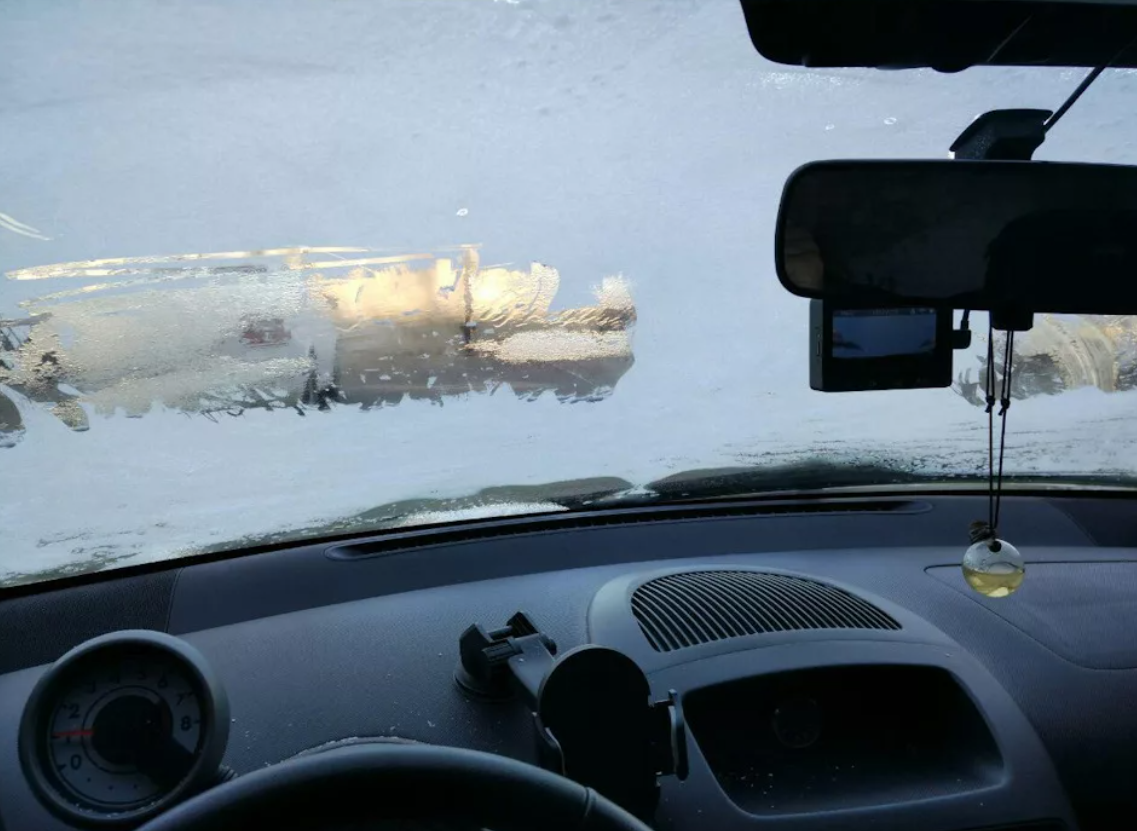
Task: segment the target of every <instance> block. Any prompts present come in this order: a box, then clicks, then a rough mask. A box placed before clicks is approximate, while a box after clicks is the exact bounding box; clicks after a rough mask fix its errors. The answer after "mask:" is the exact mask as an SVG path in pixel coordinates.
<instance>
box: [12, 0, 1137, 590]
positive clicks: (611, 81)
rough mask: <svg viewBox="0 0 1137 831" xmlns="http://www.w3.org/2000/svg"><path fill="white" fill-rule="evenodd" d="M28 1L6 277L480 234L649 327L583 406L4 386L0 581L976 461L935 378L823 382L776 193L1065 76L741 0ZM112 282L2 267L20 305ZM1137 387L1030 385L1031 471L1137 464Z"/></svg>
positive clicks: (1097, 146) (428, 246) (1080, 132)
mask: <svg viewBox="0 0 1137 831" xmlns="http://www.w3.org/2000/svg"><path fill="white" fill-rule="evenodd" d="M5 17H6V21H5V26H4V27H3V28H2V29H0V101H3V105H2V108H0V136H2V137H3V138H2V139H0V181H2V182H3V183H4V187H3V190H2V192H0V220H2V222H0V272H10V271H13V270H16V269H21V268H29V267H34V266H43V265H48V264H52V263H60V262H67V261H77V260H93V259H100V258H107V257H139V256H160V255H169V254H177V253H186V252H214V251H227V250H232V251H242V250H250V249H267V248H274V247H288V246H294V245H300V244H308V245H314V246H342V247H360V248H364V249H369V250H370V249H383V250H384V251H388V252H390V253H391V254H393V255H397V254H405V253H409V252H418V251H431V250H437V249H438V248H439V247H443V246H456V245H461V244H471V243H477V244H480V245H481V246H482V248H481V252H482V257H483V262H486V263H496V262H502V263H524V264H528V263H530V262H540V263H546V264H549V265H550V266H552V267H555V268H556V269H557V270H558V271H559V273H560V276H561V285H560V290H559V293H558V295H557V297H556V301H555V302H556V308H558V309H567V308H573V307H575V306H580V305H586V304H588V303H591V302H593V292H594V290H595V288H596V287H597V286H601V285H604V281H605V279H606V278H613V277H616V276H617V275H622V276H623V277H624V278H625V279H626V281H627V284H628V285H630V287H631V289H630V290H631V294H632V298H633V300H634V302H635V306H636V312H637V323H636V326H635V330H634V334H633V338H632V346H633V350H634V354H635V364H634V366H633V367H632V368H631V370H630V371H629V372H628V373H627V374H626V375H625V376H623V377H622V378H621V379H620V380H619V382H618V383H617V385H616V386H615V388H614V390H613V391H612V392H611V394H610V395H609V396H608V397H606V398H604V399H603V400H600V401H597V402H595V403H590V402H580V403H574V404H562V403H558V402H557V400H556V399H555V398H554V397H553V396H552V395H550V394H546V395H543V396H542V397H540V398H538V399H537V400H535V401H523V400H519V399H517V398H516V397H515V396H513V395H511V394H504V393H502V392H499V393H498V394H495V395H489V394H484V395H471V396H467V397H464V398H446V399H444V401H443V404H444V406H441V407H440V406H436V405H432V404H430V403H429V402H425V401H406V402H404V403H402V404H400V405H398V406H396V407H385V408H381V409H377V410H372V411H367V412H363V411H360V410H359V409H358V408H345V407H338V408H333V409H332V410H331V411H330V412H310V413H309V414H308V415H307V416H306V417H303V418H302V417H300V416H298V415H296V414H295V413H292V412H287V411H278V412H267V411H253V410H250V411H246V412H244V413H243V414H242V415H240V416H237V417H230V416H226V415H224V414H222V415H219V416H217V417H216V420H209V419H206V418H204V417H202V416H200V415H188V414H185V413H182V412H178V411H176V410H174V409H170V408H165V407H157V408H155V409H152V410H151V411H150V412H148V413H146V414H145V415H143V416H142V417H139V418H132V417H128V416H127V414H126V412H124V411H121V410H120V411H118V412H114V413H111V414H106V413H103V412H101V411H100V412H96V410H95V409H94V408H93V407H89V406H86V405H85V409H86V410H87V415H88V418H89V420H90V424H91V427H90V429H89V430H87V431H85V432H72V431H71V430H69V429H68V428H67V427H66V426H64V425H63V424H62V423H61V422H60V421H59V419H57V418H56V417H55V416H53V415H51V414H50V413H49V412H48V410H47V409H46V407H44V406H42V405H39V404H33V403H31V402H29V401H26V400H24V399H22V398H20V397H19V396H18V395H17V394H15V393H14V392H12V391H11V390H5V393H6V394H8V395H9V396H10V397H12V398H13V399H14V400H16V402H17V405H18V406H19V409H20V412H21V414H22V416H23V418H24V421H25V425H26V428H27V430H26V434H25V436H24V438H23V439H22V440H21V441H19V442H17V443H16V444H15V445H14V446H12V447H8V448H0V581H2V580H3V579H4V576H5V575H6V574H7V575H8V576H9V577H15V575H19V574H25V575H26V574H31V573H37V572H41V573H49V572H52V571H53V570H56V569H59V568H65V567H97V566H99V565H102V564H114V565H122V564H128V563H135V562H143V561H147V560H155V559H162V558H167V557H171V556H177V555H179V554H184V553H189V552H192V551H194V550H197V549H200V548H202V547H208V546H214V545H220V544H224V543H226V542H231V541H236V540H240V539H242V538H244V537H247V536H250V535H259V534H266V533H273V532H277V531H287V530H289V529H301V528H307V527H312V526H314V525H318V524H321V523H326V522H328V521H331V520H335V519H338V518H342V517H349V516H352V515H355V514H357V513H360V512H362V511H366V510H368V509H371V508H374V507H376V506H379V505H384V504H387V503H391V502H395V501H399V500H407V499H413V498H420V497H451V496H452V497H459V496H463V495H466V494H470V493H473V492H475V491H477V490H479V489H481V488H484V487H488V486H493V485H537V484H541V483H545V482H549V481H554V480H570V479H574V478H578V477H595V476H613V477H621V478H623V479H626V480H627V481H628V482H631V483H633V484H635V485H641V484H643V483H646V482H649V481H651V480H653V479H656V478H659V477H661V476H666V475H669V474H672V473H677V472H680V471H683V470H687V469H691V468H708V467H715V466H718V465H729V466H734V465H739V464H761V463H763V462H766V461H771V460H773V461H777V462H785V461H787V460H791V459H794V458H804V457H809V456H815V455H823V456H827V457H829V458H833V459H835V460H846V459H848V460H853V459H855V460H860V461H865V460H869V461H873V460H879V461H882V462H885V463H888V464H895V465H899V466H905V467H908V468H912V469H920V470H923V471H925V472H935V471H944V472H978V471H980V470H981V469H982V468H983V466H984V465H985V463H986V422H985V419H984V417H983V414H982V410H981V409H979V408H975V407H972V406H970V405H968V404H967V403H966V402H965V401H963V400H962V399H961V398H960V397H959V396H957V395H955V394H953V393H952V392H950V391H948V390H932V391H920V392H908V393H899V392H894V393H860V394H845V395H830V396H827V395H823V394H820V393H813V392H811V391H810V390H809V389H808V382H807V348H806V324H807V319H808V307H807V304H806V302H805V301H803V300H800V299H797V298H794V297H791V296H790V295H788V294H787V293H785V292H784V290H782V288H781V287H780V286H779V285H778V284H777V280H776V278H775V276H774V273H773V257H772V252H771V245H770V243H771V240H772V237H773V222H774V217H775V212H776V207H777V200H778V196H779V193H780V188H781V184H782V182H783V181H784V179H785V177H786V175H787V174H788V173H789V172H790V171H792V170H793V169H794V168H795V167H797V166H798V165H800V164H802V163H804V162H807V161H810V160H813V159H817V158H826V157H829V158H833V157H943V156H945V155H946V153H947V147H948V145H949V144H950V143H951V141H952V139H953V138H954V137H955V136H956V135H957V134H958V133H959V131H960V130H961V129H962V128H963V127H964V126H965V125H966V123H967V122H968V121H969V120H970V119H971V118H973V117H974V116H975V115H977V114H979V113H980V112H982V111H985V110H987V109H992V108H994V107H999V106H1013V107H1049V108H1053V107H1054V106H1055V105H1056V104H1057V103H1058V102H1059V101H1060V100H1061V99H1062V97H1064V96H1065V95H1066V94H1068V92H1069V91H1070V90H1072V88H1073V87H1074V86H1075V85H1076V83H1077V80H1078V78H1079V77H1080V73H1078V72H1067V71H1041V70H969V71H968V72H965V73H962V74H959V75H950V76H947V75H937V74H935V73H930V72H892V73H873V72H868V71H854V70H849V71H819V72H805V71H801V70H796V69H793V68H787V67H775V66H772V65H770V64H767V63H765V62H764V61H763V60H762V59H760V58H759V57H758V56H757V54H756V53H755V52H754V51H753V48H752V47H751V45H750V42H749V39H748V35H747V32H746V28H745V24H744V21H743V19H742V14H741V10H740V8H739V6H738V3H737V2H736V0H716V2H707V3H704V2H694V0H691V2H686V1H685V0H669V2H666V3H656V4H647V3H638V2H614V0H613V2H607V1H606V0H572V2H568V0H510V2H490V0H484V2H475V0H430V2H411V0H358V1H357V0H337V2H335V3H327V2H315V0H311V1H310V2H309V1H307V0H290V2H279V3H273V4H263V3H258V2H253V0H230V2H203V0H183V2H170V3H161V4H155V3H150V2H146V0H135V1H134V2H123V3H121V4H119V5H117V6H116V12H115V14H113V15H112V14H106V13H105V12H104V11H103V10H102V9H101V8H100V7H98V6H93V5H90V4H84V3H80V2H73V3H72V2H58V3H52V4H43V3H41V2H38V0H9V2H8V3H6V4H5ZM1135 91H1137V77H1135V76H1134V74H1132V73H1121V72H1116V73H1107V75H1106V76H1105V77H1103V78H1102V79H1101V81H1100V82H1099V84H1098V85H1096V86H1095V87H1094V88H1093V89H1091V91H1090V92H1089V93H1087V95H1086V96H1085V98H1084V100H1083V101H1082V102H1080V103H1079V104H1078V105H1077V107H1076V108H1075V109H1074V110H1073V111H1072V112H1071V113H1070V114H1069V115H1068V116H1067V117H1066V118H1065V119H1064V120H1063V121H1062V122H1061V124H1060V125H1059V126H1058V127H1057V128H1056V129H1055V131H1054V134H1053V135H1052V136H1051V137H1050V138H1048V141H1047V144H1046V145H1045V146H1044V148H1043V152H1041V153H1040V154H1039V155H1040V156H1041V157H1044V158H1071V159H1073V158H1077V159H1086V160H1094V161H1118V162H1126V163H1132V162H1133V161H1134V156H1135V155H1137V154H1135V153H1134V143H1133V141H1132V138H1131V137H1132V135H1133V131H1132V126H1131V123H1130V121H1129V120H1127V119H1129V118H1131V115H1130V114H1129V112H1128V110H1129V109H1131V108H1126V107H1125V106H1124V104H1125V102H1126V101H1128V100H1131V97H1132V95H1133V93H1134V92H1135ZM366 256H369V255H366ZM114 279H115V276H114V275H113V274H112V275H109V276H108V275H106V274H103V275H101V276H96V275H90V276H88V277H68V278H64V277H50V276H49V277H45V278H44V279H37V280H26V281H0V318H5V317H19V316H21V306H20V303H22V302H24V301H27V300H29V299H31V298H34V297H40V296H43V295H45V294H49V293H52V292H60V291H69V290H72V289H75V288H78V287H81V286H84V285H87V284H90V283H93V282H105V281H108V280H111V281H113V280H114ZM555 310H556V309H554V311H555ZM975 325H976V327H977V328H978V329H982V327H983V326H984V325H985V323H984V322H983V320H982V318H981V317H980V319H979V320H977V321H976V322H975ZM976 341H977V343H976V347H975V354H978V353H979V351H980V350H982V348H983V344H982V343H981V338H976ZM586 346H587V347H588V348H595V347H597V346H598V344H596V343H591V344H588V345H586ZM600 346H602V347H603V346H604V345H603V344H600ZM582 348H584V347H582ZM975 366H977V364H976V363H975V360H974V358H973V356H971V355H957V358H956V367H957V369H958V368H963V367H975ZM69 392H70V391H69ZM1135 405H1137V394H1134V393H1129V392H1127V393H1108V394H1107V393H1102V392H1100V391H1098V390H1096V389H1079V390H1074V391H1070V392H1067V393H1064V394H1062V395H1060V396H1054V397H1039V398H1033V399H1029V400H1026V401H1022V402H1016V403H1015V405H1014V406H1013V407H1012V409H1011V414H1010V426H1009V430H1008V442H1009V446H1008V454H1007V465H1008V469H1009V470H1012V471H1038V472H1050V473H1058V472H1080V473H1091V474H1092V473H1097V472H1101V471H1109V472H1121V473H1128V474H1132V473H1133V472H1134V471H1135V470H1137V441H1135V439H1137V424H1135V423H1134V422H1135V421H1137V420H1135V419H1133V418H1132V414H1133V412H1134V407H1135ZM108 406H109V405H108ZM528 507H534V506H531V505H530V506H525V505H523V506H521V508H516V507H514V508H508V507H503V508H501V510H502V511H506V510H515V509H516V510H520V509H527V508H528ZM962 534H963V531H962V530H961V537H962ZM116 558H120V559H116Z"/></svg>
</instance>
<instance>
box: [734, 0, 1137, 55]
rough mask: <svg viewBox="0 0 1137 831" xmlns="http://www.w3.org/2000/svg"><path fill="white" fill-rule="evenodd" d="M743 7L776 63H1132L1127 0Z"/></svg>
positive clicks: (835, 1)
mask: <svg viewBox="0 0 1137 831" xmlns="http://www.w3.org/2000/svg"><path fill="white" fill-rule="evenodd" d="M742 10H743V13H744V14H745V16H746V25H747V28H748V29H749V30H750V40H751V42H752V43H753V44H754V48H755V49H757V50H758V51H759V52H760V53H761V54H762V56H763V57H765V58H767V59H769V60H771V61H775V62H777V63H782V64H792V65H799V66H809V67H836V66H864V67H875V68H879V69H911V68H921V67H930V68H933V69H937V70H940V71H941V72H959V71H960V70H963V69H967V68H968V67H972V66H983V65H987V66H1083V67H1097V66H1104V65H1106V64H1111V65H1112V66H1115V67H1134V66H1137V49H1133V48H1129V47H1131V46H1132V44H1133V42H1134V38H1135V37H1137V4H1135V3H1134V2H1133V0H1096V1H1095V0H1088V2H1087V1H1086V0H742ZM1122 50H1125V51H1124V52H1122Z"/></svg>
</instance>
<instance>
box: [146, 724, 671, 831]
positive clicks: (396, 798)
mask: <svg viewBox="0 0 1137 831" xmlns="http://www.w3.org/2000/svg"><path fill="white" fill-rule="evenodd" d="M369 819H370V820H381V819H392V820H396V819H401V820H453V821H455V822H467V823H470V822H472V823H474V824H477V825H478V826H479V827H485V828H493V829H494V831H514V830H515V829H516V831H523V829H531V828H542V829H556V830H557V831H559V830H560V829H564V831H569V829H572V830H573V831H650V829H649V828H648V826H646V825H644V824H643V823H642V822H641V821H640V820H638V819H636V818H635V817H634V816H632V815H631V814H629V813H628V812H627V811H625V810H624V809H623V808H620V807H619V806H617V805H616V804H615V803H613V802H611V801H610V800H608V799H605V798H604V797H603V796H601V795H600V794H598V793H596V792H595V791H593V790H592V789H591V788H586V787H584V786H583V785H580V784H578V783H576V782H573V781H572V780H570V779H566V778H564V777H563V776H557V775H556V774H553V773H550V772H549V771H546V770H542V769H541V768H538V767H534V766H533V765H528V764H525V763H524V762H519V761H517V760H515V759H509V758H506V757H504V756H497V755H494V754H492V753H482V752H479V751H475V750H465V749H461V748H454V747H441V746H438V745H383V744H374V745H355V746H349V747H338V748H334V749H332V750H328V751H324V752H321V753H315V754H312V755H310V756H303V757H296V758H293V759H289V760H288V761H285V762H281V763H280V764H278V765H273V766H272V767H268V768H263V769H261V770H257V771H254V772H253V773H249V774H247V775H244V776H240V777H238V778H236V779H234V780H232V781H230V782H226V783H224V784H221V785H218V786H217V787H215V788H212V789H210V790H207V791H204V792H203V793H200V794H198V795H197V796H195V797H193V798H192V799H189V800H187V801H186V802H183V803H182V804H180V805H177V806H175V807H174V808H171V809H170V810H169V811H167V812H165V813H163V814H162V815H160V816H158V817H155V818H154V819H153V820H151V821H150V822H148V823H147V824H146V825H144V826H142V828H141V829H139V831H222V829H247V828H273V829H278V828H298V829H299V828H304V829H313V828H319V827H324V826H327V825H329V824H334V823H350V822H361V821H366V820H369Z"/></svg>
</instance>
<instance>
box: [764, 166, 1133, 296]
mask: <svg viewBox="0 0 1137 831" xmlns="http://www.w3.org/2000/svg"><path fill="white" fill-rule="evenodd" d="M775 233H776V239H775V252H776V255H775V256H776V257H777V270H778V278H779V279H780V280H781V282H782V285H783V286H785V287H786V288H787V289H788V290H789V291H791V292H792V293H794V294H797V295H799V296H801V297H809V298H813V299H824V300H829V301H832V302H834V303H837V304H842V305H845V306H860V307H868V306H877V307H904V306H921V307H936V308H955V309H974V310H982V311H988V310H996V311H1009V312H1016V313H1018V312H1063V313H1088V314H1137V168H1133V167H1122V166H1115V165H1092V164H1057V163H1047V162H995V161H976V162H972V161H951V160H944V161H836V162H815V163H813V164H808V165H805V166H804V167H801V168H799V169H798V170H796V171H795V172H794V173H793V174H791V176H790V178H789V180H788V181H787V182H786V186H785V190H784V192H783V194H782V203H781V208H780V210H779V214H778V224H777V230H776V232H775Z"/></svg>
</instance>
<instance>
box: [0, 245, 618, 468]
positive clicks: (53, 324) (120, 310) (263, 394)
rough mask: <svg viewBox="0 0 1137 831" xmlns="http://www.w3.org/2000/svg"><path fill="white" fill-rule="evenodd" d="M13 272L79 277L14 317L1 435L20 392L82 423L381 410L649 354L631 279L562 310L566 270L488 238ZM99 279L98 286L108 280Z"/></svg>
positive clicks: (590, 381) (571, 383) (2, 377)
mask: <svg viewBox="0 0 1137 831" xmlns="http://www.w3.org/2000/svg"><path fill="white" fill-rule="evenodd" d="M7 277H8V279H10V280H21V281H26V280H54V281H58V280H60V279H73V280H75V281H76V282H77V283H80V284H79V285H77V286H75V287H74V288H66V289H64V290H61V291H56V292H54V293H51V294H47V295H44V296H42V297H40V298H37V299H35V300H32V301H29V302H27V303H25V304H23V312H24V314H22V315H21V316H19V317H16V318H12V319H8V320H0V385H4V386H6V387H7V388H8V389H9V390H11V391H13V392H14V393H16V397H12V396H7V395H5V393H4V391H3V389H0V446H4V440H3V437H4V436H7V442H8V444H9V445H10V444H12V443H13V440H14V438H13V437H15V436H18V435H19V433H20V432H21V431H22V430H23V423H22V420H21V416H20V407H19V404H18V402H19V399H21V398H22V399H24V400H26V401H29V402H33V403H36V404H39V405H41V406H43V407H46V408H47V409H49V410H50V412H52V413H53V415H55V416H56V417H57V418H58V419H59V420H60V421H62V422H63V423H64V424H66V425H67V426H68V427H70V428H72V429H73V430H86V429H88V427H89V426H90V425H89V417H88V413H89V411H90V410H93V411H94V412H96V413H102V414H111V413H115V412H120V411H121V412H125V414H126V415H128V416H141V415H144V414H145V413H147V412H148V411H150V410H151V409H152V408H153V407H154V406H156V405H161V406H165V407H169V408H173V409H177V410H180V411H183V412H187V413H200V414H203V415H205V416H207V417H210V418H219V417H224V416H226V415H228V416H237V415H240V414H241V413H243V412H244V411H246V410H248V409H253V408H258V409H270V410H271V409H282V410H292V411H294V412H296V413H298V414H300V415H303V414H305V413H306V412H307V411H309V410H327V409H330V408H331V407H334V406H355V407H359V408H361V409H364V410H368V409H375V408H381V407H386V406H392V405H396V404H399V403H400V402H402V401H404V400H406V399H411V400H415V399H420V400H429V401H432V402H434V403H437V404H442V403H443V400H444V399H445V398H446V397H447V396H455V395H466V394H469V393H488V394H493V393H496V392H498V391H499V390H500V389H502V388H503V387H505V388H506V389H508V390H511V391H512V392H513V394H514V395H516V396H517V397H518V398H521V399H526V400H532V399H535V398H537V397H539V396H541V395H543V394H545V393H549V394H552V395H555V396H556V397H557V399H559V400H561V401H564V402H576V401H598V400H601V399H603V398H605V397H606V396H608V395H610V394H611V393H612V391H613V390H614V389H615V386H616V384H617V382H618V381H619V380H620V378H622V377H623V375H624V374H625V373H626V372H627V371H628V369H629V368H630V367H631V366H632V363H633V360H634V358H633V354H632V340H631V334H632V328H633V325H634V323H635V320H636V310H635V305H634V303H633V300H632V296H631V292H630V289H629V287H628V284H627V283H626V282H625V281H624V279H623V278H622V277H619V276H613V277H607V278H605V279H604V280H603V281H601V283H600V284H599V285H598V286H596V287H595V289H594V297H595V302H594V303H593V304H592V305H590V306H585V307H582V308H574V309H567V310H562V311H556V310H554V300H555V297H556V294H557V290H558V288H559V285H560V274H559V273H558V271H557V269H556V268H554V267H552V266H549V265H544V264H541V263H536V262H535V263H531V264H530V265H528V266H527V267H521V268H519V267H515V266H513V265H493V266H483V265H482V264H481V262H480V256H479V250H478V247H477V246H461V247H459V248H456V249H450V250H448V251H444V252H442V253H433V254H431V253H412V254H391V253H387V252H379V251H375V250H373V249H366V248H353V247H322V248H321V247H299V248H278V249H265V250H255V251H229V252H217V253H209V254H178V255H171V256H165V257H133V258H115V259H102V260H90V261H83V262H74V263H62V264H57V265H45V266H38V267H35V268H27V269H21V270H19V271H13V272H10V273H9V274H8V275H7ZM92 281H94V282H92Z"/></svg>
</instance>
